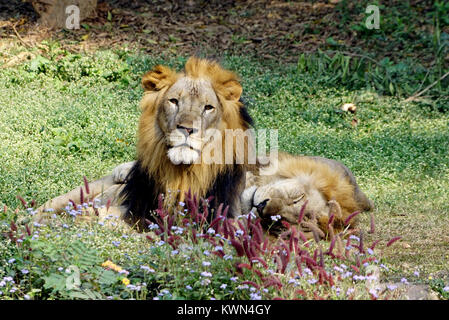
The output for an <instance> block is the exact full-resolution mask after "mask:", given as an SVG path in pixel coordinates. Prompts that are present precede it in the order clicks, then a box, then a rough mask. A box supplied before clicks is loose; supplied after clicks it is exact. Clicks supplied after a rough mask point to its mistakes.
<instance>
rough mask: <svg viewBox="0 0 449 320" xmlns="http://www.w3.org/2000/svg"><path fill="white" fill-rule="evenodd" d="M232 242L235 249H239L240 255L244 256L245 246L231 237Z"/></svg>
mask: <svg viewBox="0 0 449 320" xmlns="http://www.w3.org/2000/svg"><path fill="white" fill-rule="evenodd" d="M231 244H232V246H233V247H234V248H235V251H237V255H238V256H239V257H242V256H243V255H244V254H245V251H244V249H243V246H242V245H241V244H240V243H239V242H238V241H237V240H234V239H231Z"/></svg>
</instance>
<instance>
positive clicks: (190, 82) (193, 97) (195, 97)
mask: <svg viewBox="0 0 449 320" xmlns="http://www.w3.org/2000/svg"><path fill="white" fill-rule="evenodd" d="M160 103H161V104H160V107H159V111H158V115H157V123H158V126H159V128H160V129H161V131H162V132H163V134H164V137H165V140H166V144H167V150H168V151H167V155H168V158H169V159H170V161H171V162H172V163H173V164H175V165H177V164H180V163H183V164H192V163H195V162H198V161H200V160H201V159H200V158H201V151H202V150H203V148H204V147H205V146H206V145H207V144H208V143H210V142H212V141H213V136H214V134H215V133H216V131H217V128H220V123H221V121H222V119H221V117H222V114H223V111H222V106H221V104H220V102H219V100H218V98H217V95H216V93H215V91H214V89H213V87H212V84H211V82H210V81H208V80H206V79H192V78H190V77H182V78H180V79H179V80H177V81H176V82H175V83H174V84H173V85H172V86H171V87H170V88H169V89H168V90H167V92H166V93H165V94H164V97H163V99H162V100H161V102H160Z"/></svg>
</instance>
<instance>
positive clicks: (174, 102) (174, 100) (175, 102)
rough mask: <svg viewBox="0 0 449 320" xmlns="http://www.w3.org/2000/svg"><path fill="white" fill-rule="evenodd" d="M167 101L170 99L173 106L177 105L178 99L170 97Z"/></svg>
mask: <svg viewBox="0 0 449 320" xmlns="http://www.w3.org/2000/svg"><path fill="white" fill-rule="evenodd" d="M168 101H170V102H171V103H173V104H174V105H175V106H177V105H178V100H177V99H175V98H173V99H170V100H168Z"/></svg>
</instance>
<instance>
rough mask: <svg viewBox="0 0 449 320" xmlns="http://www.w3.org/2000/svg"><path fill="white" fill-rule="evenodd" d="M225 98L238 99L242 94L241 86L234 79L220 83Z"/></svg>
mask: <svg viewBox="0 0 449 320" xmlns="http://www.w3.org/2000/svg"><path fill="white" fill-rule="evenodd" d="M221 87H222V92H223V95H224V97H225V99H226V100H230V101H238V100H239V99H240V96H241V95H242V91H243V89H242V86H241V85H240V83H239V82H238V81H236V80H229V81H227V82H225V83H223V84H222V85H221Z"/></svg>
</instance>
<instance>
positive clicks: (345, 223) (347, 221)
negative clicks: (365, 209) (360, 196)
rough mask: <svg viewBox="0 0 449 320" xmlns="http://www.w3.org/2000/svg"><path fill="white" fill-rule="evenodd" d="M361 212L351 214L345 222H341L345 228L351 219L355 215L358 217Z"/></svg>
mask: <svg viewBox="0 0 449 320" xmlns="http://www.w3.org/2000/svg"><path fill="white" fill-rule="evenodd" d="M360 212H361V211H356V212H354V213H351V214H350V215H349V216H348V217H347V218H346V220H345V221H344V222H343V223H344V225H345V226H347V225H348V224H349V222H350V221H351V220H352V218H354V217H355V216H356V215H358V214H359V213H360Z"/></svg>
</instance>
